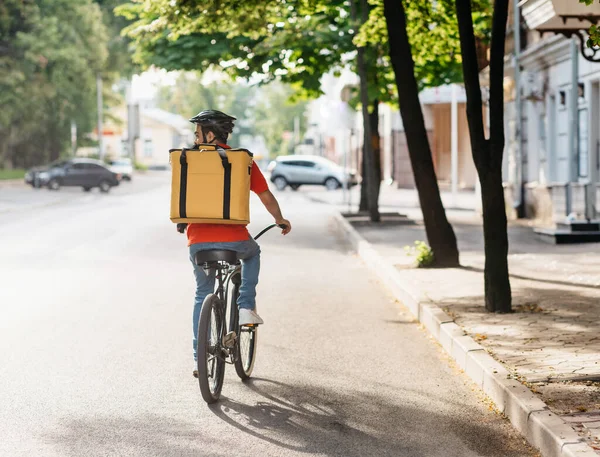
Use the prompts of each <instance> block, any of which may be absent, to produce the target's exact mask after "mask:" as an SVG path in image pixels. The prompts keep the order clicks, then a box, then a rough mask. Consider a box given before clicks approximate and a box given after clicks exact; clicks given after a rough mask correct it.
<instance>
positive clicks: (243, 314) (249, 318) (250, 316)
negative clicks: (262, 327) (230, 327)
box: [240, 308, 264, 327]
mask: <svg viewBox="0 0 600 457" xmlns="http://www.w3.org/2000/svg"><path fill="white" fill-rule="evenodd" d="M259 324H264V321H263V320H262V319H261V318H260V316H259V315H258V314H256V311H254V310H253V309H246V308H241V309H240V327H241V326H242V325H259Z"/></svg>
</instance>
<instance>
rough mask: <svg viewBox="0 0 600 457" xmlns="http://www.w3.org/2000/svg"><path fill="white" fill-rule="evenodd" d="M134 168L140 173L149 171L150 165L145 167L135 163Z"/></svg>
mask: <svg viewBox="0 0 600 457" xmlns="http://www.w3.org/2000/svg"><path fill="white" fill-rule="evenodd" d="M133 168H135V169H136V170H138V171H147V170H148V165H145V164H143V163H141V162H137V161H136V162H134V163H133Z"/></svg>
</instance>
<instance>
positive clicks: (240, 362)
mask: <svg viewBox="0 0 600 457" xmlns="http://www.w3.org/2000/svg"><path fill="white" fill-rule="evenodd" d="M239 294H240V285H239V281H238V283H237V284H235V282H234V286H233V293H232V294H231V295H230V296H231V298H230V303H229V306H230V307H231V308H230V309H232V310H235V313H232V323H235V329H236V334H237V343H236V345H235V346H236V349H235V350H236V354H235V363H234V366H235V372H236V373H237V375H238V376H239V377H240V379H241V380H242V381H245V380H246V379H248V378H250V375H252V370H253V369H254V361H255V360H256V348H257V338H258V333H257V331H258V328H257V326H256V325H254V326H252V327H248V326H243V327H240V324H239V316H238V312H237V311H238V305H237V299H238V296H239Z"/></svg>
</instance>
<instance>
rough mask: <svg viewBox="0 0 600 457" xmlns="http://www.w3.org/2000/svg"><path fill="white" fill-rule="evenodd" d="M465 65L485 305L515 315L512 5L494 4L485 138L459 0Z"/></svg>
mask: <svg viewBox="0 0 600 457" xmlns="http://www.w3.org/2000/svg"><path fill="white" fill-rule="evenodd" d="M456 11H457V16H458V29H459V33H460V45H461V50H462V56H463V59H462V64H463V72H464V81H465V89H466V92H467V118H468V122H469V132H470V135H471V149H472V151H473V160H474V161H475V166H476V168H477V173H478V175H479V182H480V183H481V194H482V204H483V235H484V243H485V272H484V281H485V306H486V309H487V310H488V311H491V312H510V311H511V288H510V280H509V276H508V261H507V255H508V235H507V220H506V209H505V206H504V205H505V202H504V189H503V187H502V154H503V152H504V87H503V80H504V43H505V39H506V21H507V16H508V0H495V1H494V14H493V20H492V39H491V50H490V105H489V111H490V113H489V116H490V134H489V138H486V136H485V130H484V121H483V109H482V108H483V104H482V98H481V86H480V83H479V70H480V68H479V66H478V60H477V49H476V41H475V34H474V30H473V16H472V9H471V1H470V0H456Z"/></svg>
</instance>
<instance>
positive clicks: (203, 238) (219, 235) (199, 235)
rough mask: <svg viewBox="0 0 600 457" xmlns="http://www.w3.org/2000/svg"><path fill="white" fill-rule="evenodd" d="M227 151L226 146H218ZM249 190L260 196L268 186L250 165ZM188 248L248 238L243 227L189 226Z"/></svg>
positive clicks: (254, 163) (257, 171)
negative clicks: (193, 245)
mask: <svg viewBox="0 0 600 457" xmlns="http://www.w3.org/2000/svg"><path fill="white" fill-rule="evenodd" d="M220 146H221V147H223V148H226V149H229V148H230V147H229V146H227V145H220ZM250 190H251V191H252V192H254V193H255V194H257V195H258V194H262V193H263V192H265V191H267V190H269V185H268V184H267V180H266V179H265V177H264V175H263V174H262V172H261V171H260V168H258V165H256V162H253V163H252V172H251V173H250ZM187 237H188V246H190V245H192V244H195V243H220V242H221V243H222V242H233V241H245V240H247V239H248V238H250V234H249V233H248V229H247V228H246V226H245V225H238V224H189V225H188V227H187Z"/></svg>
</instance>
